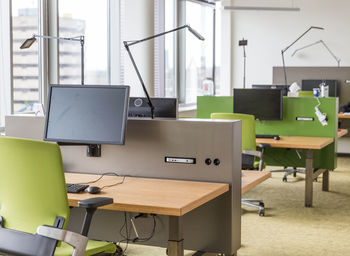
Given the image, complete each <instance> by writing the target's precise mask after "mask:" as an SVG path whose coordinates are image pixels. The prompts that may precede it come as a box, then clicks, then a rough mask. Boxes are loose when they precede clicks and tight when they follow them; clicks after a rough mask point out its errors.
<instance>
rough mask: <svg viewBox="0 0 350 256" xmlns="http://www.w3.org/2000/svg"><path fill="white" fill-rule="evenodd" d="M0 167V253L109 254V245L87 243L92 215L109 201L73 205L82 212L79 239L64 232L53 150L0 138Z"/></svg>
mask: <svg viewBox="0 0 350 256" xmlns="http://www.w3.org/2000/svg"><path fill="white" fill-rule="evenodd" d="M0 163H1V169H0V177H1V178H0V254H1V253H8V254H11V255H13V254H15V255H33V256H34V255H35V256H48V255H59V256H66V255H76V256H83V255H95V254H99V253H107V254H109V255H114V253H115V252H116V245H115V244H113V243H108V242H104V241H88V238H87V233H88V231H89V224H90V221H91V217H92V214H93V212H94V211H95V210H96V208H97V207H99V206H102V205H106V204H110V203H112V202H113V199H111V198H102V197H100V198H98V199H97V200H96V199H95V198H91V199H87V200H84V201H81V202H79V206H80V207H83V208H86V210H87V213H86V215H85V219H84V226H83V229H82V234H77V233H74V232H71V231H68V230H65V227H66V225H67V222H68V218H69V206H68V198H67V191H66V184H65V179H64V172H63V164H62V159H61V152H60V148H59V146H58V145H56V144H53V143H48V142H42V141H34V140H27V139H18V138H9V137H0ZM58 241H63V242H58ZM104 255H105V254H104Z"/></svg>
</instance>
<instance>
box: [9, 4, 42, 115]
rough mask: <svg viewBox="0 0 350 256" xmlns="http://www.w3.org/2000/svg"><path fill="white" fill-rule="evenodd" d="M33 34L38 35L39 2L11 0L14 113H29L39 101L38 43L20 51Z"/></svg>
mask: <svg viewBox="0 0 350 256" xmlns="http://www.w3.org/2000/svg"><path fill="white" fill-rule="evenodd" d="M33 34H38V1H37V0H12V37H13V109H14V113H18V112H28V111H32V110H33V104H34V103H37V102H39V65H38V64H39V57H38V47H39V46H38V43H37V42H35V43H34V44H33V45H32V46H31V47H30V48H28V49H20V48H19V47H20V45H21V44H22V43H23V42H24V40H25V39H27V38H30V37H32V35H33Z"/></svg>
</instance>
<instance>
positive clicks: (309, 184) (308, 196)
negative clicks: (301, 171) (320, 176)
mask: <svg viewBox="0 0 350 256" xmlns="http://www.w3.org/2000/svg"><path fill="white" fill-rule="evenodd" d="M313 155H314V151H313V150H312V149H308V150H307V152H306V168H305V174H306V177H305V207H312V193H313V173H314V163H313V161H314V159H313Z"/></svg>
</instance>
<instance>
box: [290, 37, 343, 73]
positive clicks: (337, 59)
mask: <svg viewBox="0 0 350 256" xmlns="http://www.w3.org/2000/svg"><path fill="white" fill-rule="evenodd" d="M316 44H322V45H323V46H324V47H325V48H326V49H327V51H328V52H329V53H330V54H331V55H332V57H333V58H334V59H335V61H336V62H337V63H338V67H340V61H341V59H339V58H338V57H337V56H335V54H334V53H333V52H332V51H331V49H329V47H328V46H327V45H326V43H325V42H324V41H323V40H318V41H316V42H314V43H312V44H308V45H305V46H304V47H301V48H299V49H296V50H295V51H294V52H293V54H292V57H293V56H294V55H295V54H296V53H297V52H298V51H300V50H304V49H306V48H308V47H311V46H314V45H316Z"/></svg>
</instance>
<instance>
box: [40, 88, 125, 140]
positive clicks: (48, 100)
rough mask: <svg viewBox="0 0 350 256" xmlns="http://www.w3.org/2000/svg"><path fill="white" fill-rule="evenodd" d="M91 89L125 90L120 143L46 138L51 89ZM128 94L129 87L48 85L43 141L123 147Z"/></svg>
mask: <svg viewBox="0 0 350 256" xmlns="http://www.w3.org/2000/svg"><path fill="white" fill-rule="evenodd" d="M56 87H58V88H93V89H103V88H104V89H114V88H115V89H116V88H118V89H125V90H126V94H125V97H126V98H125V101H124V102H125V103H124V104H125V106H124V113H123V124H122V133H123V137H122V138H121V141H118V142H111V141H93V140H66V139H54V138H47V132H48V123H49V119H50V110H51V97H52V88H56ZM129 93H130V86H128V85H106V86H105V85H62V84H50V85H49V93H48V98H47V111H46V115H45V128H44V138H43V139H44V141H52V142H57V143H63V144H65V143H67V144H68V145H69V144H71V143H72V144H80V145H98V144H108V145H124V144H125V134H126V124H127V120H128V107H129Z"/></svg>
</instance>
